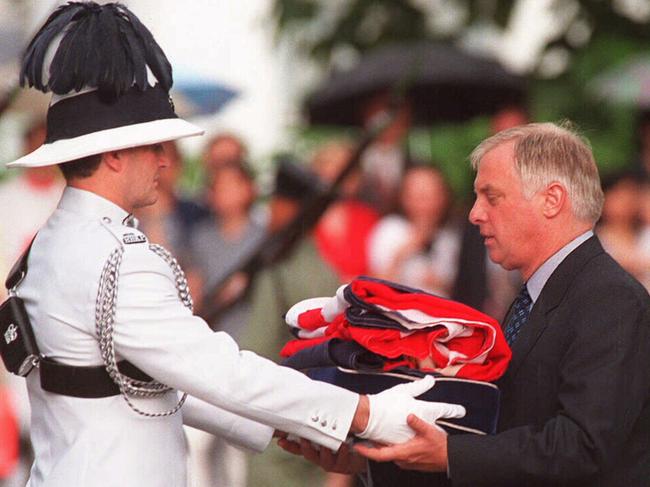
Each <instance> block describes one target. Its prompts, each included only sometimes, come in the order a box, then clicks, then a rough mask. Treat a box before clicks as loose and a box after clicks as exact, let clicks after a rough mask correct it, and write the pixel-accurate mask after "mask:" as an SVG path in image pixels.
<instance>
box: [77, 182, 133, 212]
mask: <svg viewBox="0 0 650 487" xmlns="http://www.w3.org/2000/svg"><path fill="white" fill-rule="evenodd" d="M67 184H68V186H70V187H72V188H77V189H82V190H84V191H89V192H91V193H95V194H96V195H97V196H101V197H102V198H104V199H106V200H108V201H110V202H111V203H114V204H116V205H117V206H119V207H120V208H122V209H123V210H124V211H126V212H127V213H133V211H134V209H135V207H134V205H133V204H131V203H130V202H129V200H128V198H127V197H126V193H125V192H124V191H121V190H120V187H119V185H115V184H113V182H112V181H110V180H108V179H106V178H95V177H93V176H91V177H88V178H75V179H72V180H70V181H68V183H67Z"/></svg>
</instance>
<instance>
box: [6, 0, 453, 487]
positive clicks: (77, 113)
mask: <svg viewBox="0 0 650 487" xmlns="http://www.w3.org/2000/svg"><path fill="white" fill-rule="evenodd" d="M21 81H22V82H23V83H24V82H27V83H28V84H29V85H30V86H35V87H36V88H38V89H40V90H42V91H52V92H53V93H54V97H53V100H52V104H51V106H50V109H49V112H48V135H47V140H46V142H45V143H44V144H43V145H42V146H41V147H40V148H38V149H37V150H36V151H34V152H32V153H30V154H28V155H26V156H25V157H23V158H21V159H18V160H17V161H14V162H12V163H10V164H8V166H10V167H41V166H48V165H54V164H58V165H59V167H60V168H61V170H62V172H63V174H64V176H65V178H66V182H67V186H66V189H65V191H64V194H63V196H62V198H61V201H60V203H59V205H58V208H57V209H56V210H55V211H54V213H53V214H52V216H51V217H50V218H49V220H48V221H47V223H46V224H45V226H44V227H43V228H42V229H41V230H40V231H39V232H38V234H37V235H36V238H35V240H34V242H33V244H32V247H31V250H30V253H29V257H28V259H27V264H28V266H27V274H26V277H25V278H24V280H23V281H22V282H21V283H20V284H19V285H18V286H17V287H16V289H15V293H16V294H18V295H19V296H20V297H21V298H22V299H23V300H24V303H25V306H26V309H27V315H28V317H29V321H31V324H32V327H33V331H34V334H35V338H36V342H37V345H38V348H39V349H40V354H41V357H42V358H41V361H40V365H39V367H38V368H35V369H33V371H32V372H31V373H30V374H29V375H28V376H27V388H28V392H29V397H30V402H31V405H32V428H31V432H32V442H33V447H34V452H35V462H34V465H33V468H32V472H31V478H30V481H29V484H28V485H29V486H30V487H41V486H48V487H51V486H66V487H68V486H71V485H75V486H109V485H110V486H112V485H116V486H117V485H119V486H122V487H124V486H138V487H143V486H183V485H185V484H186V459H185V444H184V438H183V433H182V427H181V426H182V424H189V425H191V426H194V427H198V428H202V429H204V430H206V431H209V432H212V433H215V434H220V435H223V436H225V437H226V438H227V439H228V440H229V441H232V442H235V443H237V444H239V445H241V446H244V447H248V448H251V449H253V450H257V451H261V450H263V449H264V448H265V447H266V445H267V444H268V442H269V441H270V439H271V436H272V433H273V431H274V430H281V431H285V432H288V433H291V434H294V435H296V436H299V437H302V438H306V439H308V440H310V441H312V442H314V443H317V444H320V445H322V446H324V447H326V448H329V449H332V450H336V449H338V447H339V446H340V445H341V443H342V442H343V441H344V440H345V439H346V437H347V436H348V432H351V433H355V434H357V435H358V436H360V437H362V438H369V439H372V440H376V441H381V442H385V443H392V442H400V441H405V440H406V439H408V438H409V437H411V436H412V432H411V430H410V429H409V428H408V426H407V425H406V417H407V415H408V414H409V413H412V412H413V413H416V414H417V415H418V416H420V417H424V418H427V419H428V420H429V421H431V422H433V421H434V420H435V419H436V418H439V417H457V416H459V415H462V414H464V411H463V409H462V407H460V406H455V405H446V404H436V403H424V402H421V401H417V400H415V399H413V397H415V396H417V395H419V394H421V393H422V392H424V391H425V390H427V389H428V388H430V387H431V385H432V384H431V382H430V381H425V380H422V381H417V382H414V383H412V384H409V385H408V386H398V387H397V388H393V389H389V390H387V391H385V392H383V393H381V394H378V395H375V396H359V395H357V394H354V393H352V392H349V391H346V390H343V389H340V388H337V387H334V386H330V385H327V384H323V383H317V382H313V381H311V380H309V379H308V378H306V377H305V376H303V375H302V374H300V373H297V372H295V371H292V370H288V369H285V368H282V367H279V366H277V365H275V364H274V363H272V362H270V361H268V360H265V359H263V358H261V357H258V356H256V355H255V354H253V353H250V352H246V351H241V350H239V348H238V347H237V344H236V343H235V342H234V341H233V340H232V339H231V338H230V337H229V336H228V335H227V334H225V333H213V332H212V331H211V330H210V328H209V327H208V326H207V324H206V323H205V322H204V321H203V320H202V319H201V318H199V317H196V316H194V315H193V314H192V309H191V308H192V305H191V298H190V296H189V293H188V290H187V285H186V282H185V279H184V275H183V272H182V270H181V269H180V267H179V266H178V264H177V263H176V261H175V260H174V258H173V257H172V256H171V255H170V254H169V253H168V252H167V251H165V250H164V249H163V248H162V247H159V246H156V245H152V244H150V243H149V242H148V241H147V238H146V236H145V235H144V234H143V233H141V232H140V231H138V230H137V228H136V222H135V221H134V219H133V218H132V216H131V214H132V212H133V211H134V210H135V209H137V208H140V207H143V206H147V205H150V204H152V203H154V202H155V201H156V197H157V184H158V178H159V174H160V171H161V170H163V169H164V167H165V166H166V165H167V162H166V159H165V157H164V154H163V152H162V149H161V146H160V143H161V142H164V141H168V140H175V139H179V138H182V137H189V136H195V135H200V134H201V133H202V131H201V130H200V129H199V128H197V127H195V126H194V125H191V124H190V123H188V122H186V121H183V120H181V119H179V118H177V116H176V114H175V113H174V108H173V104H172V103H171V99H170V98H169V95H168V90H169V88H170V87H171V83H172V78H171V67H170V65H169V63H168V61H167V59H166V58H165V55H164V53H163V52H162V51H161V50H160V48H159V47H158V45H157V44H156V42H155V41H154V39H153V37H152V36H151V34H150V33H149V31H148V30H147V29H146V27H144V26H143V25H142V24H141V23H140V21H139V20H138V19H137V17H135V16H134V15H133V14H132V13H131V12H130V11H129V10H128V9H126V8H125V7H124V6H122V5H120V4H106V5H98V4H96V3H76V2H71V3H69V4H67V5H65V6H62V7H60V8H59V9H58V10H56V11H55V12H54V13H53V14H52V16H51V17H50V18H49V19H48V20H47V22H46V24H45V25H44V26H43V28H42V29H41V30H40V31H39V32H38V34H37V35H36V37H35V38H34V40H33V41H32V42H31V44H30V45H29V47H28V49H27V52H26V54H25V58H24V61H23V70H22V73H21ZM17 203H19V202H17ZM177 391H183V393H179V392H177ZM188 394H189V395H188Z"/></svg>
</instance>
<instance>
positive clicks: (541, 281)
mask: <svg viewBox="0 0 650 487" xmlns="http://www.w3.org/2000/svg"><path fill="white" fill-rule="evenodd" d="M593 235H594V232H593V230H588V231H586V232H585V233H583V234H582V235H579V236H578V237H576V238H574V239H573V240H571V241H570V242H569V243H568V244H566V245H565V246H564V247H562V248H561V249H560V250H558V251H557V252H556V253H554V254H553V255H552V256H551V257H549V258H548V259H546V262H544V263H543V264H542V265H541V266H540V267H539V269H537V270H536V271H535V272H534V273H533V275H532V276H530V279H528V282H527V283H526V288H527V289H528V294H530V298H531V299H532V300H533V303H534V302H535V301H537V298H539V295H540V294H541V293H542V289H543V288H544V285H545V284H546V281H548V278H549V277H551V274H553V272H554V271H555V269H557V267H558V266H559V265H560V264H561V263H562V261H563V260H564V259H565V258H566V257H567V256H568V255H569V254H570V253H571V252H573V251H574V250H575V249H576V248H577V247H578V246H580V244H581V243H583V242H584V241H586V240H588V239H589V238H591V237H593Z"/></svg>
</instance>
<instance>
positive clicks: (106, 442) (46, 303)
mask: <svg viewBox="0 0 650 487" xmlns="http://www.w3.org/2000/svg"><path fill="white" fill-rule="evenodd" d="M126 216H127V213H126V212H125V211H124V210H123V209H121V208H119V207H118V206H116V205H114V204H113V203H111V202H110V201H108V200H106V199H104V198H101V197H99V196H97V195H96V194H93V193H90V192H87V191H82V190H78V189H74V188H67V189H66V190H65V192H64V194H63V197H62V199H61V202H60V203H59V206H58V208H57V210H56V211H55V212H54V213H53V215H52V216H51V218H50V219H49V220H48V221H47V223H46V225H45V227H44V228H43V229H42V230H41V231H40V232H39V233H38V235H37V237H36V240H35V242H34V244H33V247H32V250H31V254H30V257H29V261H28V265H29V267H28V269H29V270H28V273H27V277H26V278H25V280H24V282H23V283H22V284H21V285H20V286H19V288H18V295H19V296H20V297H22V298H23V299H24V300H25V303H26V307H27V312H28V314H29V317H30V319H31V322H32V325H33V327H34V332H35V336H36V341H37V343H38V345H39V347H40V350H41V353H43V354H44V355H45V356H47V357H50V358H52V359H54V360H57V361H59V362H61V363H64V364H68V365H74V366H96V365H101V364H102V359H101V356H100V351H99V345H98V340H97V335H96V331H95V301H96V298H97V291H98V287H99V278H100V274H101V271H102V268H103V266H104V264H105V262H106V260H107V258H108V256H109V254H110V253H111V252H112V251H113V250H114V249H115V248H117V246H118V245H123V246H124V256H123V261H122V265H121V267H120V277H119V280H118V294H117V311H116V315H115V326H114V328H115V330H114V331H115V332H114V343H115V351H116V355H117V359H118V360H121V359H126V360H128V361H130V362H131V363H133V364H134V365H136V366H137V367H138V368H140V369H141V370H143V371H144V372H146V373H147V374H148V375H150V376H151V377H153V378H155V379H156V380H158V381H160V382H162V383H164V384H167V385H169V386H171V387H174V388H176V389H178V390H181V391H185V392H188V393H189V394H190V395H191V396H193V397H190V398H188V401H187V403H186V404H185V406H183V408H182V409H181V412H179V413H177V414H174V415H172V416H168V417H162V418H147V417H143V416H141V415H138V414H136V413H135V412H134V411H132V410H131V409H130V408H129V407H128V405H127V404H126V402H125V401H124V399H123V398H122V397H121V396H120V395H117V396H112V397H107V398H100V399H81V398H74V397H68V396H63V395H59V394H53V393H49V392H45V391H43V390H42V389H41V387H40V382H39V375H38V374H39V371H38V370H34V371H33V372H32V373H31V374H30V375H29V377H28V378H27V387H28V391H29V396H30V401H31V404H32V430H31V434H32V441H33V446H34V452H35V458H36V460H35V463H34V466H33V468H32V474H31V479H30V482H29V486H30V487H41V486H47V487H54V486H57V487H58V486H61V487H63V486H65V487H70V486H84V487H88V486H116V487H117V486H119V487H128V486H133V487H149V486H151V487H153V486H160V487H163V486H164V487H170V486H171V487H175V486H179V487H180V486H185V484H186V458H185V457H186V451H185V444H184V437H183V432H182V423H183V422H184V423H185V424H189V425H191V426H195V427H199V428H202V429H205V430H207V431H211V432H213V433H215V434H221V435H223V436H225V437H226V438H228V439H229V440H230V441H233V442H235V443H238V444H240V445H242V446H245V447H248V448H251V449H254V450H262V449H263V448H265V446H266V445H267V444H268V442H269V441H270V436H271V433H272V428H276V429H279V430H283V431H287V432H291V433H294V434H297V435H298V436H300V437H304V438H307V439H310V440H312V441H314V442H317V443H320V444H322V445H325V446H326V447H328V448H331V449H336V448H338V446H339V445H340V442H341V441H343V440H344V439H345V437H346V434H347V431H348V430H349V427H350V423H351V421H352V417H353V415H354V411H355V409H356V406H357V402H358V396H357V395H356V394H353V393H351V392H348V391H344V390H343V389H339V388H336V387H334V386H329V385H326V384H323V383H316V382H312V381H310V380H309V379H307V378H306V377H305V376H303V375H302V374H300V373H298V372H296V371H293V370H290V369H286V368H283V367H279V366H277V365H275V364H274V363H273V362H271V361H268V360H265V359H263V358H261V357H258V356H257V355H255V354H253V353H251V352H245V351H240V350H239V348H238V347H237V345H236V343H235V342H234V341H233V340H232V339H231V338H230V337H229V336H228V335H226V334H225V333H214V332H212V331H211V330H210V329H209V328H208V326H207V324H206V323H205V322H204V321H203V320H202V319H201V318H198V317H196V316H193V315H192V314H191V312H190V311H189V310H188V309H187V308H186V307H185V306H183V304H182V302H181V301H180V299H179V297H178V293H177V289H176V287H175V284H174V277H173V273H172V271H171V269H170V267H169V266H168V264H167V263H165V262H164V261H163V259H162V258H161V257H159V256H158V255H156V254H155V253H153V252H152V251H151V250H150V249H149V244H148V243H147V242H140V243H137V242H138V241H139V240H142V238H141V235H142V234H141V233H140V232H139V231H138V230H136V229H134V228H129V227H127V226H125V225H123V224H122V222H123V220H124V218H125V217H126ZM128 234H132V235H130V236H129V235H128ZM125 236H126V238H125ZM134 236H135V237H136V238H134ZM125 242H136V243H125ZM196 398H200V399H201V400H202V401H206V402H207V403H209V404H207V403H206V402H202V401H200V400H198V399H196ZM177 400H178V393H177V392H170V393H168V394H166V395H165V396H162V397H158V398H142V399H134V403H135V404H136V405H137V406H138V407H139V408H141V409H144V410H146V411H152V412H155V411H165V410H168V409H170V408H172V407H173V406H174V405H175V404H176V401H177ZM215 406H218V407H219V408H222V409H219V408H217V407H215ZM224 410H225V411H224ZM227 411H231V412H232V413H234V414H230V413H228V412H227ZM244 417H246V418H250V419H251V420H254V421H250V420H248V419H244ZM255 421H258V422H262V423H265V424H267V425H270V426H271V427H272V428H269V427H267V426H263V425H261V424H259V423H257V422H255Z"/></svg>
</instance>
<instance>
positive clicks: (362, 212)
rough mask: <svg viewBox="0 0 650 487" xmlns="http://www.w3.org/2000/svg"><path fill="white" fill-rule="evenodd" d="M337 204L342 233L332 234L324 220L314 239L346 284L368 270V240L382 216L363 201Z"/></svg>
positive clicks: (325, 258) (348, 201)
mask: <svg viewBox="0 0 650 487" xmlns="http://www.w3.org/2000/svg"><path fill="white" fill-rule="evenodd" d="M336 204H337V205H341V206H340V208H341V209H342V214H343V219H344V221H343V222H342V226H343V231H342V232H340V233H339V232H330V231H328V227H327V225H325V224H324V223H323V220H321V222H319V224H318V225H317V226H316V229H315V231H314V237H315V240H316V246H317V247H318V251H319V253H320V255H321V257H322V258H323V260H324V261H325V262H327V263H328V264H329V265H330V266H331V267H332V268H333V269H334V270H335V271H336V273H337V274H338V276H339V279H340V280H341V282H347V281H349V280H350V279H352V278H353V277H356V276H358V275H361V274H367V273H368V271H369V268H368V238H369V237H370V233H371V232H372V229H373V228H374V226H375V225H376V224H377V221H379V213H377V212H376V211H375V210H374V209H373V208H371V207H370V206H368V205H366V204H365V203H362V202H360V201H354V200H344V201H340V202H338V203H336ZM324 218H327V213H326V214H325V217H324Z"/></svg>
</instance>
